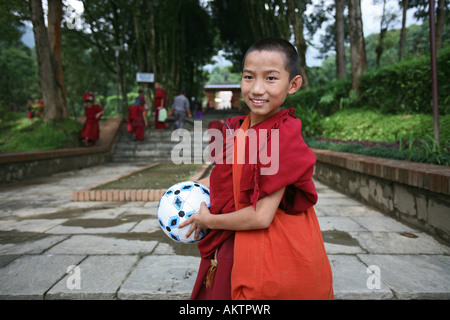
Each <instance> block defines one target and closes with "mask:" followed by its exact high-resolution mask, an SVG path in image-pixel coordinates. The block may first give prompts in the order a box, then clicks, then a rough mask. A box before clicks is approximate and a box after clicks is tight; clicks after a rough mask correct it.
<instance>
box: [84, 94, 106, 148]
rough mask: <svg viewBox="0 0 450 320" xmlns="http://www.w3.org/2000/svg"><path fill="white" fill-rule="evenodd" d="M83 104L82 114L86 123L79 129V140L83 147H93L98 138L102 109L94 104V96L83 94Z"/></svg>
mask: <svg viewBox="0 0 450 320" xmlns="http://www.w3.org/2000/svg"><path fill="white" fill-rule="evenodd" d="M83 100H84V102H85V105H84V113H85V116H86V121H85V122H84V125H83V128H82V129H81V138H82V139H83V144H84V145H85V146H89V145H92V146H95V143H96V141H97V140H98V139H99V138H100V127H99V121H100V117H101V116H102V115H103V112H104V111H103V108H102V107H100V106H99V105H98V104H94V96H93V95H92V94H85V95H84V97H83Z"/></svg>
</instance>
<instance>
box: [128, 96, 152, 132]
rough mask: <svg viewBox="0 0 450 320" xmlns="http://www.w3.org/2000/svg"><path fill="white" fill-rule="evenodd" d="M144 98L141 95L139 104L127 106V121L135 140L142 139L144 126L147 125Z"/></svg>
mask: <svg viewBox="0 0 450 320" xmlns="http://www.w3.org/2000/svg"><path fill="white" fill-rule="evenodd" d="M144 105H145V98H144V97H141V99H140V100H139V104H135V105H133V106H131V107H130V108H128V118H127V123H129V124H131V126H132V128H133V135H134V137H135V138H136V140H140V141H142V140H144V138H145V127H147V126H148V122H147V111H146V110H145V107H144Z"/></svg>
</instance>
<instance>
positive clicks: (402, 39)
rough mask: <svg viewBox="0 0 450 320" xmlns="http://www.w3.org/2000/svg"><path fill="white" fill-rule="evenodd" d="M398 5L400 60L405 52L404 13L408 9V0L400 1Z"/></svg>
mask: <svg viewBox="0 0 450 320" xmlns="http://www.w3.org/2000/svg"><path fill="white" fill-rule="evenodd" d="M400 5H401V8H402V28H401V31H400V42H399V49H398V60H399V61H400V60H402V58H403V54H404V52H405V38H406V13H407V11H408V7H409V0H400Z"/></svg>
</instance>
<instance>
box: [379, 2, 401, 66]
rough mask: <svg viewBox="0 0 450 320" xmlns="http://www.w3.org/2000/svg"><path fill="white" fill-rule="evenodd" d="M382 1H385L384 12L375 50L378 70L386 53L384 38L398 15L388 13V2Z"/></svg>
mask: <svg viewBox="0 0 450 320" xmlns="http://www.w3.org/2000/svg"><path fill="white" fill-rule="evenodd" d="M382 1H383V11H382V14H381V21H380V33H379V36H378V44H377V46H376V48H375V52H376V54H377V59H376V65H377V68H378V67H379V66H380V59H381V55H382V54H383V51H384V43H383V41H384V37H385V36H386V33H387V31H388V29H389V25H390V24H391V23H392V22H393V21H395V19H396V18H397V15H396V14H395V13H391V12H386V0H382ZM374 3H378V0H374Z"/></svg>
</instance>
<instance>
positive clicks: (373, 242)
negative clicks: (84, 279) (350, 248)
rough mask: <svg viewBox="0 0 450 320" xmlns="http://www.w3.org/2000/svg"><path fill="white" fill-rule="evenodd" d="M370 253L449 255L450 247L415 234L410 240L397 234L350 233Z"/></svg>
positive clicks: (424, 235)
mask: <svg viewBox="0 0 450 320" xmlns="http://www.w3.org/2000/svg"><path fill="white" fill-rule="evenodd" d="M349 234H350V235H351V236H352V237H353V238H355V239H356V240H358V242H359V244H360V246H361V247H362V248H363V249H365V250H367V252H368V253H375V254H379V253H385V254H448V253H449V247H447V246H443V245H441V244H440V243H439V242H437V241H436V240H434V239H433V237H431V236H429V235H427V234H425V233H422V232H415V233H414V234H413V235H414V236H416V238H410V237H407V236H403V235H401V233H397V232H349Z"/></svg>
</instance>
